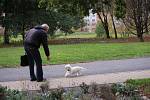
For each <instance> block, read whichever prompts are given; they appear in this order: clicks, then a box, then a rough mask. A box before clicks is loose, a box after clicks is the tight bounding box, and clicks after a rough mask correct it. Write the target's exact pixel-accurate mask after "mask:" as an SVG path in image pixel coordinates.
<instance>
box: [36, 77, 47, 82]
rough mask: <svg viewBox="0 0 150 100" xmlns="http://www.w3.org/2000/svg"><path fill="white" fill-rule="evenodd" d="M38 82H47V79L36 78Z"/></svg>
mask: <svg viewBox="0 0 150 100" xmlns="http://www.w3.org/2000/svg"><path fill="white" fill-rule="evenodd" d="M36 81H37V82H45V81H46V79H45V78H43V79H40V80H36Z"/></svg>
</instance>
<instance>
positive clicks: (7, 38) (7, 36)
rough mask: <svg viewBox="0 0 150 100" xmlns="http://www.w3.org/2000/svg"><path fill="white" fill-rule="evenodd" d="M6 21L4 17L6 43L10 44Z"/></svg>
mask: <svg viewBox="0 0 150 100" xmlns="http://www.w3.org/2000/svg"><path fill="white" fill-rule="evenodd" d="M6 21H7V20H5V18H3V26H2V27H3V28H4V44H9V34H8V28H7V25H6Z"/></svg>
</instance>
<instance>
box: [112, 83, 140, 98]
mask: <svg viewBox="0 0 150 100" xmlns="http://www.w3.org/2000/svg"><path fill="white" fill-rule="evenodd" d="M112 91H113V93H114V94H115V95H117V96H118V97H119V98H122V99H123V98H129V99H130V100H139V99H140V95H139V92H138V91H137V88H136V87H135V86H134V85H131V84H113V85H112Z"/></svg>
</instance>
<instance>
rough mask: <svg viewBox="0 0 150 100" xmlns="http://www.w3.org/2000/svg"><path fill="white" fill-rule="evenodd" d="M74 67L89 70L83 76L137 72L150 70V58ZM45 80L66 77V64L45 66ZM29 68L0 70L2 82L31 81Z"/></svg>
mask: <svg viewBox="0 0 150 100" xmlns="http://www.w3.org/2000/svg"><path fill="white" fill-rule="evenodd" d="M71 65H72V66H76V65H78V66H82V67H85V68H87V70H86V71H84V72H83V75H95V74H105V73H116V72H126V71H136V70H149V69H150V57H149V58H136V59H124V60H110V61H95V62H89V63H77V64H71ZM43 71H44V77H45V78H58V77H59V78H60V77H64V74H65V71H64V64H62V65H48V66H43ZM29 79H30V78H29V69H28V67H21V68H4V69H0V82H4V81H17V80H29Z"/></svg>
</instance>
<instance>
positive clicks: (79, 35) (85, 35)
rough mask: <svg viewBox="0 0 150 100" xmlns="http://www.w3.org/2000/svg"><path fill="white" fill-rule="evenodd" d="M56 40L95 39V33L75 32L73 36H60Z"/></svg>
mask: <svg viewBox="0 0 150 100" xmlns="http://www.w3.org/2000/svg"><path fill="white" fill-rule="evenodd" d="M57 38H96V33H88V32H75V33H73V34H68V35H67V36H65V35H64V34H62V35H60V36H59V37H57Z"/></svg>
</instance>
